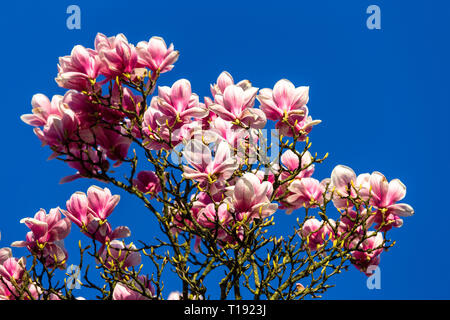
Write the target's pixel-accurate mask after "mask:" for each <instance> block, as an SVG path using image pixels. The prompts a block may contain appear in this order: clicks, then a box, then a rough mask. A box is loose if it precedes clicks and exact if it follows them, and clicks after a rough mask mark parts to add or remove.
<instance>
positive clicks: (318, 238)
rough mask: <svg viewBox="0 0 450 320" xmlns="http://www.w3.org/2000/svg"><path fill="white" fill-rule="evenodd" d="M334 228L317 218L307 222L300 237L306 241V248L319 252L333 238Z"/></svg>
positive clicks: (301, 230) (300, 232)
mask: <svg viewBox="0 0 450 320" xmlns="http://www.w3.org/2000/svg"><path fill="white" fill-rule="evenodd" d="M332 231H333V230H332V228H331V227H330V226H329V225H328V224H327V223H326V222H325V221H319V220H317V219H315V218H310V219H308V220H306V221H305V223H304V224H303V226H302V228H301V229H300V231H299V236H300V237H301V238H302V239H303V240H304V241H306V244H305V245H306V246H307V247H308V248H309V249H310V250H313V251H315V250H319V248H321V247H322V246H323V245H324V244H325V242H326V241H327V240H329V239H331V237H332Z"/></svg>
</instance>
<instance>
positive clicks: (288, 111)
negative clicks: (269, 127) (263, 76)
mask: <svg viewBox="0 0 450 320" xmlns="http://www.w3.org/2000/svg"><path fill="white" fill-rule="evenodd" d="M308 93H309V87H298V88H295V86H294V85H293V84H292V82H290V81H289V80H286V79H282V80H280V81H278V82H277V83H276V84H275V86H274V88H273V90H271V89H261V90H260V91H259V95H258V97H257V99H258V100H259V101H260V102H261V110H263V111H264V113H265V114H266V116H267V118H268V119H270V120H276V121H278V120H282V119H283V117H286V118H288V117H290V116H293V115H297V116H302V115H305V106H306V104H307V103H308V100H309V95H308Z"/></svg>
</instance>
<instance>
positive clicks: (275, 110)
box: [0, 34, 414, 300]
mask: <svg viewBox="0 0 450 320" xmlns="http://www.w3.org/2000/svg"><path fill="white" fill-rule="evenodd" d="M178 57H179V52H178V51H176V50H174V46H173V45H172V44H171V45H170V46H167V45H166V43H165V41H164V40H163V39H162V38H160V37H152V38H151V39H150V40H149V41H148V42H146V41H142V42H139V43H138V44H137V45H133V44H132V43H129V41H128V40H127V38H126V37H125V36H124V35H123V34H118V35H116V36H113V37H106V36H105V35H103V34H98V35H97V36H96V38H95V43H94V49H90V48H85V47H83V46H81V45H77V46H75V47H74V48H73V50H72V52H71V54H70V55H68V56H64V57H61V58H60V59H59V65H58V74H57V77H56V82H57V84H58V85H59V86H60V87H62V88H65V89H67V92H66V93H65V94H64V95H55V96H53V97H52V98H51V99H49V98H48V97H47V96H45V95H44V94H36V95H34V96H33V98H32V101H31V105H32V107H33V109H32V113H31V114H25V115H23V116H22V117H21V119H22V120H23V121H24V122H25V123H27V124H28V125H31V126H33V127H34V133H35V134H36V135H37V137H38V138H39V139H40V140H41V142H42V144H43V145H48V146H49V147H50V149H51V150H52V151H53V153H52V155H51V156H50V158H59V159H62V160H64V161H65V162H66V163H67V164H68V165H69V166H70V167H71V168H73V169H75V170H76V173H75V174H73V175H70V176H68V177H65V178H63V179H62V180H61V182H69V181H72V180H74V179H77V178H80V177H87V178H95V179H97V180H100V181H104V182H113V183H114V184H115V185H116V186H119V187H122V188H123V189H125V190H126V191H128V192H130V193H135V194H136V195H137V196H138V197H139V198H141V199H145V201H148V202H147V203H146V205H147V207H149V208H150V207H151V205H149V201H150V200H151V199H155V200H157V201H160V202H162V203H163V204H164V205H165V206H168V208H167V209H168V210H164V214H168V215H169V217H168V218H169V221H170V222H169V223H170V225H169V226H168V227H167V226H166V227H167V229H168V230H169V231H170V232H172V233H173V234H178V233H181V232H191V233H193V234H194V235H195V236H196V243H195V249H196V251H197V252H200V251H201V248H202V247H201V244H202V237H205V236H206V234H205V233H208V234H209V235H210V236H212V237H213V238H214V239H215V240H216V241H217V243H218V244H219V246H221V247H224V246H227V245H229V244H231V245H235V244H237V243H239V242H240V241H243V240H245V237H246V236H247V235H246V232H247V231H248V230H249V226H251V225H252V224H254V223H256V222H258V221H262V220H264V219H265V218H268V217H270V216H272V215H273V214H275V213H276V212H277V210H284V212H285V213H287V214H291V213H292V212H294V211H296V210H297V209H300V208H306V210H307V217H306V218H305V221H304V222H303V223H302V224H301V226H300V227H299V230H297V231H298V232H297V234H298V235H299V236H300V238H301V240H302V243H304V249H305V250H311V251H319V250H322V249H324V248H326V247H327V246H333V245H338V246H340V247H341V248H343V249H344V250H347V252H348V254H349V255H350V256H351V262H352V263H353V264H354V265H355V266H356V267H357V268H358V269H359V270H361V271H362V272H364V273H366V274H369V267H371V266H376V265H378V263H379V261H380V254H381V253H382V252H383V249H384V244H385V237H384V236H383V234H385V233H386V232H388V231H390V230H391V229H392V228H393V227H394V228H398V227H401V226H402V224H403V220H402V218H403V217H407V216H411V215H412V214H413V213H414V211H413V209H412V207H411V206H410V205H408V204H405V203H399V201H401V200H402V199H403V198H404V197H405V195H406V187H405V186H404V185H403V183H402V182H400V180H398V179H394V180H392V181H390V182H388V181H387V180H386V178H385V177H384V176H383V175H382V174H381V173H379V172H373V173H371V174H369V173H364V174H360V175H358V176H357V175H356V174H355V172H354V171H353V170H352V169H351V168H349V167H347V166H343V165H338V166H336V167H335V168H334V170H333V171H332V173H331V176H330V177H327V178H325V179H322V180H319V179H317V178H316V177H314V174H315V164H316V163H320V162H321V161H318V160H317V156H314V157H313V156H312V155H311V153H310V152H309V148H310V144H309V136H308V135H309V133H310V132H311V130H312V128H313V127H314V126H315V125H317V124H319V123H320V122H321V121H320V120H313V119H312V117H311V115H310V114H309V108H308V106H307V104H308V102H309V88H308V87H305V86H300V87H296V86H295V85H294V84H292V83H291V82H290V81H289V80H286V79H282V80H280V81H278V82H277V83H276V84H275V85H274V87H273V88H272V89H270V88H263V89H259V88H256V87H253V85H252V83H251V82H250V81H248V80H241V81H238V82H235V80H234V79H233V77H232V76H231V75H230V74H229V73H228V72H225V71H224V72H222V73H221V74H220V75H219V76H218V78H217V80H216V83H214V84H211V85H210V93H211V96H209V97H204V98H200V97H199V96H198V95H197V94H196V93H194V92H193V90H192V87H191V83H190V82H189V81H188V80H186V79H180V80H177V81H175V82H174V83H173V84H172V85H170V86H158V87H156V83H157V81H158V79H159V77H160V75H161V74H163V73H165V72H168V71H170V70H172V69H173V67H174V63H175V62H176V61H177V60H178ZM156 89H157V91H156V92H155V90H156ZM269 121H271V122H269ZM268 125H269V126H273V127H274V128H275V129H276V130H277V131H278V137H276V138H277V139H276V140H279V141H278V142H279V143H280V144H281V150H280V152H279V154H278V155H277V157H276V159H273V158H271V159H270V161H266V160H267V157H265V153H264V151H267V150H263V149H266V146H265V145H264V144H263V142H264V141H262V140H264V139H263V137H262V134H261V133H262V129H264V128H266V127H267V126H268ZM284 138H286V139H287V141H288V142H284V140H283V139H284ZM300 142H305V143H304V144H305V145H306V146H305V148H304V149H303V150H302V151H299V150H297V149H298V148H297V147H296V146H297V144H298V143H300ZM132 145H133V146H138V147H141V148H142V149H143V151H144V154H145V155H146V157H147V159H146V160H149V162H151V163H152V165H153V167H154V168H149V167H144V168H141V166H142V164H141V163H142V162H141V161H140V162H139V165H138V161H137V155H136V152H135V151H134V150H133V152H130V150H131V149H132V148H131V146H132ZM279 146H280V145H278V147H279ZM171 152H172V153H173V154H175V155H178V157H179V158H182V160H183V162H182V163H173V164H172V163H171V164H170V165H168V164H166V162H167V161H168V158H167V157H166V158H164V159H163V158H162V155H163V154H169V153H171ZM274 152H278V150H276V151H274ZM155 157H156V158H157V157H160V158H159V159H156V160H155ZM172 159H173V158H172ZM324 159H325V158H324ZM263 160H264V161H263ZM110 163H113V167H119V166H121V165H123V164H125V163H127V164H130V166H131V168H132V169H131V172H132V173H131V175H130V176H128V177H127V181H126V182H125V183H122V182H119V181H118V180H116V179H111V178H110V176H109V175H108V174H110V173H112V172H113V170H111V169H112V168H111V164H110ZM146 164H147V163H146ZM163 164H164V165H166V167H164V168H163V169H161V168H162V166H163ZM158 166H159V167H158ZM167 168H170V169H171V170H172V169H173V171H170V172H167V171H166V172H164V169H166V170H167ZM152 169H153V170H152ZM176 170H179V171H178V173H179V176H180V179H181V181H176V179H175V178H174V177H173V176H174V171H176ZM171 179H172V180H171ZM182 183H186V190H184V191H183V190H180V185H181V184H182ZM174 186H176V187H174ZM174 188H175V189H176V190H174ZM177 188H178V189H177ZM177 192H178V193H177ZM185 192H186V193H185ZM168 194H170V195H173V196H174V198H175V200H173V199H171V198H168V196H167V195H168ZM119 200H120V197H119V196H118V195H112V194H111V192H110V190H109V189H108V188H100V187H97V186H91V187H90V188H89V189H88V190H87V192H86V193H84V192H76V193H74V194H73V195H72V196H71V197H70V199H69V200H68V201H67V202H66V208H65V209H62V208H59V207H58V208H54V209H51V210H50V212H49V213H48V214H47V213H46V212H45V210H43V209H41V210H40V211H38V212H37V213H36V214H35V216H34V217H33V218H24V219H22V221H21V222H23V223H24V224H25V225H26V226H27V227H28V228H29V229H30V231H29V232H28V233H27V235H26V240H25V241H16V242H14V243H13V246H16V247H26V248H27V249H28V250H29V251H30V253H31V254H33V255H34V256H36V257H38V258H39V259H40V261H41V262H42V263H43V265H44V266H46V267H48V268H64V267H65V264H66V261H67V260H68V253H67V251H66V249H65V248H64V243H63V240H64V239H65V238H66V237H67V236H68V234H69V233H70V231H71V226H72V224H75V225H76V226H77V227H78V228H79V229H80V231H81V233H82V234H84V235H85V236H87V237H88V238H90V239H92V241H94V242H98V243H100V249H99V250H98V252H96V262H97V263H99V264H101V265H102V266H104V267H105V268H107V269H109V270H110V271H111V272H113V271H114V270H118V269H120V268H132V267H137V266H139V265H141V255H140V253H139V250H137V248H136V247H135V246H134V245H133V244H131V243H130V244H126V243H125V242H124V241H123V240H121V239H123V238H126V237H129V236H130V234H131V232H130V230H129V228H128V227H126V226H120V227H117V228H113V227H112V226H111V224H110V222H109V221H108V217H109V216H110V215H111V214H112V212H113V211H114V209H115V207H116V206H117V204H118V202H119ZM172 200H173V202H171V201H172ZM184 200H185V201H187V202H188V203H187V204H183V203H182V202H183V201H184ZM328 203H332V204H333V205H334V207H335V209H337V217H336V219H332V217H331V215H328V214H325V211H326V207H327V205H328ZM165 209H166V208H165ZM310 210H316V211H318V212H319V213H321V214H320V215H321V217H322V221H320V220H318V219H316V218H313V217H312V216H310V215H309V213H310V212H312V211H310ZM324 216H329V218H327V219H324V218H323V217H324ZM165 218H166V217H165ZM295 237H296V236H295ZM1 250H2V251H1V255H0V257H1V259H2V260H0V262H1V263H2V264H3V265H5V263H6V266H5V267H1V268H0V274H2V275H3V274H5V276H4V277H5V279H6V281H9V280H8V279H9V278H8V277H10V278H11V277H13V279H14V281H15V282H18V281H19V282H20V276H21V272H20V270H21V269H20V267H21V266H22V267H23V263H24V262H23V261H22V260H16V259H14V258H12V257H11V254H10V251H8V250H7V249H1ZM7 261H8V262H7ZM2 268H3V269H2ZM7 269H8V270H10V269H11V270H12V271H3V270H7ZM6 275H7V276H6ZM11 279H12V278H11ZM119 280H120V281H118V282H117V283H116V284H115V286H114V290H113V292H112V298H113V299H122V300H126V299H133V300H136V299H138V300H139V299H148V298H149V297H154V296H155V294H156V293H155V288H154V287H153V285H152V283H151V281H150V279H149V278H148V277H147V276H139V277H138V278H126V277H124V278H121V279H119ZM2 288H3V289H2ZM13 289H14V288H10V287H9V286H8V285H7V286H6V287H1V284H0V296H1V297H10V296H11V294H10V293H11V292H13ZM2 290H3V291H2ZM28 291H29V292H31V291H32V290H31V289H30V290H28ZM2 292H3V293H2ZM33 292H34V291H33ZM36 294H37V295H39V293H36ZM179 296H180V294H175V293H174V294H173V295H172V298H174V297H179Z"/></svg>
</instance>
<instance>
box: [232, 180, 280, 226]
mask: <svg viewBox="0 0 450 320" xmlns="http://www.w3.org/2000/svg"><path fill="white" fill-rule="evenodd" d="M271 188H273V187H272V184H271V183H270V182H269V181H264V182H261V181H260V180H259V178H258V177H257V176H256V175H255V174H253V173H245V174H244V175H243V176H242V177H241V178H239V180H237V182H236V184H235V185H234V186H233V187H231V188H229V191H228V193H229V195H230V198H229V199H228V200H227V202H228V203H230V206H231V207H232V208H233V209H234V212H235V215H236V218H237V219H238V220H243V219H244V218H247V219H248V220H249V221H252V220H253V219H255V218H256V219H258V218H266V217H268V216H270V215H272V214H273V213H274V212H275V211H276V210H277V208H278V205H277V204H276V203H271V202H270V198H269V196H268V190H270V189H271Z"/></svg>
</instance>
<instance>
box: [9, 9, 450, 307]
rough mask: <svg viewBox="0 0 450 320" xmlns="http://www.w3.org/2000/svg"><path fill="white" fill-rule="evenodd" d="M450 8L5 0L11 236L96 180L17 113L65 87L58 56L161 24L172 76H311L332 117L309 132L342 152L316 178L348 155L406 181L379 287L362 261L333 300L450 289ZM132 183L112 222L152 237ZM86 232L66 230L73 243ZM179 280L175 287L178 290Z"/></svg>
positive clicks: (318, 112)
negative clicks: (372, 15) (70, 24)
mask: <svg viewBox="0 0 450 320" xmlns="http://www.w3.org/2000/svg"><path fill="white" fill-rule="evenodd" d="M71 4H77V5H78V6H80V8H81V30H69V29H67V27H66V19H67V17H68V15H67V14H66V8H67V7H68V6H69V5H71ZM372 4H376V5H378V6H379V7H380V9H381V30H369V29H368V28H367V27H366V19H367V18H368V16H369V15H368V14H366V8H367V7H368V6H369V5H372ZM449 18H450V3H448V2H446V1H433V2H430V1H364V0H354V1H345V2H344V1H331V0H328V1H325V0H324V1H292V2H285V1H276V2H274V1H271V2H264V1H226V2H224V1H221V2H218V3H213V2H211V1H208V2H206V1H205V2H200V1H196V2H195V4H192V3H190V2H187V1H170V2H169V3H168V2H166V1H159V2H158V3H156V2H155V1H133V2H132V4H131V2H127V1H107V2H106V1H103V2H101V1H95V2H94V1H74V2H72V1H71V2H68V1H58V2H57V4H56V2H55V3H51V2H50V1H47V2H45V3H43V2H32V1H25V2H24V1H21V2H19V3H18V2H7V3H3V4H2V11H1V13H0V28H1V30H3V32H2V39H3V40H2V41H3V44H2V50H1V52H0V57H1V61H4V63H3V68H2V69H3V72H2V75H3V76H2V77H1V79H0V81H1V86H0V90H1V96H2V111H3V113H4V116H3V119H4V122H3V130H2V131H3V135H4V137H3V139H2V142H3V154H2V157H1V158H0V161H1V164H0V168H2V169H3V170H2V177H3V178H2V179H3V183H2V184H1V187H0V188H1V199H2V203H3V206H2V212H1V219H0V230H1V232H2V239H1V240H0V246H1V247H3V246H7V245H8V244H10V243H11V242H12V241H15V240H21V239H23V238H24V237H25V233H26V231H27V229H26V228H25V227H24V226H23V225H21V224H20V223H19V220H20V219H21V218H22V217H27V216H32V215H34V213H35V212H36V211H38V209H39V208H41V207H42V208H45V209H47V210H48V209H50V208H52V207H56V206H64V205H65V201H66V200H67V199H68V198H69V197H70V195H71V194H72V193H73V192H75V191H78V190H79V191H86V190H87V188H88V187H89V186H90V185H91V184H92V183H93V182H92V181H88V180H78V181H75V182H73V183H69V184H65V185H59V184H58V182H59V180H60V178H61V177H63V176H66V175H69V174H72V173H73V171H72V169H70V168H68V167H67V166H66V165H65V164H63V163H62V162H58V161H56V160H53V161H47V160H46V159H47V157H48V155H49V154H50V152H49V150H48V149H46V148H41V147H40V143H39V141H38V139H37V138H36V137H35V136H34V134H33V133H32V130H31V128H30V127H28V126H27V125H25V124H24V123H22V122H21V121H20V119H19V117H20V115H21V114H24V113H29V112H30V109H31V106H30V101H31V97H32V95H33V94H35V93H38V92H40V93H44V94H46V95H48V96H52V95H53V94H63V93H64V91H63V90H62V89H61V88H58V86H57V85H56V83H55V82H54V77H55V76H56V72H57V69H56V64H57V61H58V60H57V59H58V57H59V56H63V55H66V54H69V53H70V51H71V49H72V47H73V46H74V45H76V44H82V45H84V46H86V47H93V42H94V37H95V35H96V33H97V32H102V33H104V34H106V35H108V36H112V35H116V34H117V33H124V34H125V35H126V36H127V38H128V40H129V41H130V42H132V43H137V42H138V41H141V40H148V39H149V38H150V37H151V36H153V35H159V36H162V37H163V38H164V39H165V40H166V42H168V43H171V42H173V43H174V45H175V48H176V49H177V50H179V51H180V53H181V55H180V59H179V61H178V62H177V64H176V66H175V68H174V70H173V71H172V72H171V73H168V74H167V75H165V76H164V77H162V78H161V82H160V84H163V85H171V84H172V83H173V82H174V81H176V80H177V79H180V78H187V79H189V80H190V81H191V83H192V87H193V90H194V92H196V93H198V94H199V96H200V97H203V96H206V95H209V84H210V83H213V82H214V81H215V79H216V78H217V76H218V75H219V73H220V72H221V71H223V70H227V71H229V72H230V73H231V74H232V75H233V77H234V78H235V79H236V80H241V79H249V80H251V81H252V82H253V85H254V86H256V87H259V88H272V87H273V85H274V84H275V83H276V81H278V80H279V79H281V78H287V79H289V80H290V81H292V82H293V83H294V84H295V85H297V86H300V85H308V86H310V102H309V104H308V107H309V109H310V113H311V115H312V116H313V118H317V119H321V120H322V121H323V122H322V124H320V125H319V126H317V127H316V128H315V129H314V130H313V132H312V133H311V141H312V142H313V150H314V151H317V152H318V153H319V154H324V153H326V152H329V154H330V157H329V158H328V160H327V161H326V162H325V163H324V164H323V165H321V166H318V167H317V170H316V174H315V175H316V177H317V178H318V179H322V178H325V177H327V176H329V175H330V173H331V170H332V169H333V167H334V166H336V165H337V164H345V165H348V166H350V167H352V168H353V169H354V170H355V171H356V172H357V173H363V172H372V171H375V170H376V171H380V172H382V173H383V174H385V176H386V177H387V178H388V179H389V180H390V179H393V178H399V179H400V180H402V182H404V183H405V185H406V186H407V196H406V198H405V200H404V201H405V202H407V203H409V204H411V205H412V206H413V207H414V209H415V212H416V214H415V216H413V217H411V218H406V219H405V221H404V226H403V227H402V228H400V229H396V230H393V231H392V232H391V238H393V239H395V240H396V241H397V245H396V246H395V247H394V248H393V249H392V250H390V251H389V252H387V253H384V254H383V255H382V257H381V266H380V267H381V289H380V290H368V289H367V287H366V277H365V276H364V275H363V274H361V273H360V272H358V271H357V270H356V269H354V268H350V270H349V272H346V273H344V274H342V275H340V276H338V277H336V278H335V279H333V280H332V281H333V282H334V284H336V287H335V288H333V289H330V290H329V291H328V292H327V293H326V294H325V296H324V297H325V298H327V299H449V298H450V288H449V287H450V273H449V272H448V269H450V254H449V253H450V252H449V246H448V235H449V227H450V221H449V214H448V212H447V211H448V209H447V205H446V202H445V201H446V200H447V199H448V196H447V194H448V181H449V169H450V162H449V160H448V159H449V155H450V149H449V142H448V138H449V130H450V126H448V119H449V117H450V108H449V107H450V103H449V94H448V93H449V88H450V78H449V77H448V75H449V72H450V63H449V62H448V61H449V60H448V57H450V43H449V31H450V28H449V26H448V21H449ZM112 189H113V191H114V192H119V191H118V190H117V189H115V188H112ZM121 195H122V200H121V202H120V204H119V206H118V208H117V209H116V212H115V213H114V214H113V216H112V217H111V219H112V223H113V224H114V225H122V224H128V225H129V226H130V227H131V228H132V231H133V239H134V240H135V239H149V238H150V237H151V236H152V235H153V234H154V232H155V230H156V225H155V224H154V220H153V219H151V217H149V214H148V213H147V212H146V211H145V209H144V208H143V207H142V206H141V205H140V203H137V202H135V201H134V199H133V198H131V197H129V196H128V195H126V194H124V193H121ZM297 214H299V213H297ZM281 215H284V213H280V218H279V221H280V222H279V224H278V225H279V228H288V229H289V228H290V227H291V226H289V223H291V222H292V221H293V220H289V219H288V218H286V217H284V216H281ZM283 224H284V225H283ZM133 226H135V227H133ZM280 230H282V229H280ZM74 231H77V230H75V228H74ZM78 235H79V234H78V233H77V232H73V234H72V235H71V236H70V237H69V239H68V240H67V241H66V246H67V247H68V248H69V250H73V249H74V248H76V243H75V241H76V240H77V237H78ZM71 241H73V242H72V243H71ZM70 248H72V249H70ZM16 252H17V254H18V255H19V254H20V253H22V254H23V253H24V252H23V251H20V250H19V251H16ZM168 281H169V282H168V286H169V287H170V289H173V290H176V289H179V288H178V287H177V285H178V284H177V283H175V282H171V280H170V279H169V280H168Z"/></svg>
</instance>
